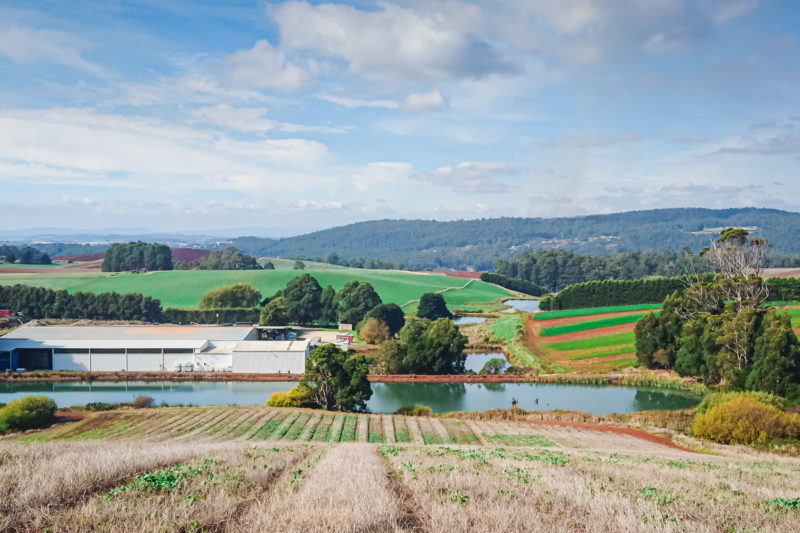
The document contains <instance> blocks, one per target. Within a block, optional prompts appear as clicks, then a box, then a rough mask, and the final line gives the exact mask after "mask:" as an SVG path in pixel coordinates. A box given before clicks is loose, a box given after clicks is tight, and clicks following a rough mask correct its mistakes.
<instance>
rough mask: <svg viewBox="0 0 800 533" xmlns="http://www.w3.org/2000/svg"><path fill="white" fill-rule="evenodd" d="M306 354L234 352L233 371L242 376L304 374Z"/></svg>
mask: <svg viewBox="0 0 800 533" xmlns="http://www.w3.org/2000/svg"><path fill="white" fill-rule="evenodd" d="M305 356H306V354H305V353H304V352H234V354H233V371H234V372H238V373H242V374H258V373H262V374H277V373H282V374H286V373H290V374H302V373H303V372H304V371H305V366H306V357H305Z"/></svg>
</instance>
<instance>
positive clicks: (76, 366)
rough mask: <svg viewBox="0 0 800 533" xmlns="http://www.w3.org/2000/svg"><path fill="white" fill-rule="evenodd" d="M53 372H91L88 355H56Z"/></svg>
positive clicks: (54, 355)
mask: <svg viewBox="0 0 800 533" xmlns="http://www.w3.org/2000/svg"><path fill="white" fill-rule="evenodd" d="M53 370H90V368H89V354H88V353H58V352H56V353H54V354H53Z"/></svg>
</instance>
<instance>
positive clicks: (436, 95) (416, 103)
mask: <svg viewBox="0 0 800 533" xmlns="http://www.w3.org/2000/svg"><path fill="white" fill-rule="evenodd" d="M444 107H447V98H445V97H444V95H442V93H441V91H439V89H438V88H437V89H433V90H432V91H431V92H429V93H411V94H409V95H408V96H407V97H406V98H405V100H403V101H402V102H401V103H400V109H403V110H404V111H411V112H414V113H418V112H421V111H433V110H436V109H442V108H444Z"/></svg>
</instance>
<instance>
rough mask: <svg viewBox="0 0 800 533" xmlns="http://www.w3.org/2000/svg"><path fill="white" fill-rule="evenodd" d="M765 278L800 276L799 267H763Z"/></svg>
mask: <svg viewBox="0 0 800 533" xmlns="http://www.w3.org/2000/svg"><path fill="white" fill-rule="evenodd" d="M764 277H765V278H800V268H765V269H764Z"/></svg>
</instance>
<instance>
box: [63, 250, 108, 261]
mask: <svg viewBox="0 0 800 533" xmlns="http://www.w3.org/2000/svg"><path fill="white" fill-rule="evenodd" d="M105 255H106V254H105V252H99V253H96V254H77V255H58V256H56V257H53V258H52V259H58V260H59V261H99V260H101V259H103V257H105Z"/></svg>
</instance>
